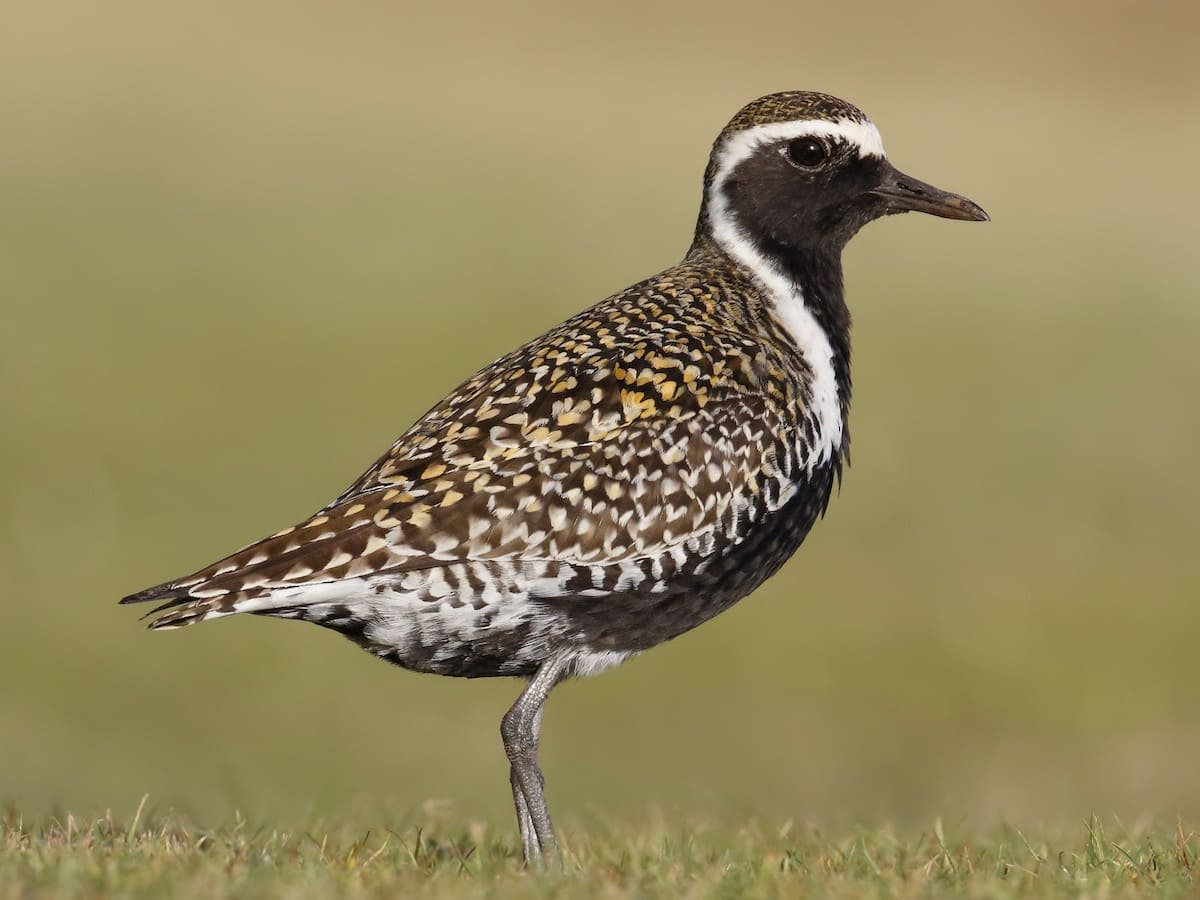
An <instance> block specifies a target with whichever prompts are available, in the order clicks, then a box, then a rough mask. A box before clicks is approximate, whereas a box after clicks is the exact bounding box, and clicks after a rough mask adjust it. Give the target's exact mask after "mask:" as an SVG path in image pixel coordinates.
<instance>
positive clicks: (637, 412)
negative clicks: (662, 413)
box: [621, 388, 658, 421]
mask: <svg viewBox="0 0 1200 900" xmlns="http://www.w3.org/2000/svg"><path fill="white" fill-rule="evenodd" d="M621 406H622V407H623V409H624V412H625V419H626V421H633V420H634V419H648V418H650V417H651V416H653V415H654V414H655V412H657V410H658V406H657V405H656V404H655V402H654V398H653V397H650V396H648V395H647V394H645V393H644V392H642V391H630V390H625V389H624V388H622V389H621Z"/></svg>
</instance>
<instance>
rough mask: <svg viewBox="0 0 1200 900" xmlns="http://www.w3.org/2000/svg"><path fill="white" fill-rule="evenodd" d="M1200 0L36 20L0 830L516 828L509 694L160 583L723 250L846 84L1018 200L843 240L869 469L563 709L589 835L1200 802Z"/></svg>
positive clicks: (4, 407)
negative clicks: (793, 549)
mask: <svg viewBox="0 0 1200 900" xmlns="http://www.w3.org/2000/svg"><path fill="white" fill-rule="evenodd" d="M1198 10H1200V7H1198V6H1197V5H1196V4H1194V3H1177V4H1171V3H1149V4H1133V3H1115V2H1101V3H1087V4H1084V3H1077V4H1072V3H1041V2H1019V3H1007V4H988V5H984V4H962V3H955V2H941V3H922V4H884V3H856V4H853V5H852V6H850V7H846V8H845V9H843V8H842V7H841V6H840V5H838V4H828V3H822V4H804V3H800V4H797V3H789V4H765V3H757V4H756V3H743V4H736V5H731V4H718V3H711V2H705V0H701V2H695V3H689V4H679V5H675V6H666V5H656V4H645V3H623V2H617V3H611V4H605V5H603V6H600V5H596V4H592V5H590V7H588V8H584V7H579V8H575V9H571V8H568V7H567V6H565V5H557V4H545V5H541V6H525V5H517V6H511V5H504V6H499V5H494V4H485V3H467V4H464V5H454V6H453V7H451V6H445V7H443V8H442V10H441V11H439V10H438V9H437V8H435V7H434V6H416V5H412V6H408V5H403V4H384V3H343V4H331V3H329V4H319V3H309V4H305V3H296V2H291V3H286V4H285V3H279V4H274V5H270V4H262V3H254V4H246V3H206V4H164V3H150V2H145V3H124V2H117V3H106V4H90V3H89V4H85V3H36V4H35V3H23V4H8V5H6V9H5V11H4V20H5V25H4V28H3V31H2V33H0V109H2V110H3V133H2V136H0V300H2V303H3V327H2V330H0V415H2V421H3V426H4V439H3V441H0V472H2V473H3V474H2V475H0V478H2V479H3V483H2V491H0V573H2V574H0V586H2V589H3V599H2V603H3V606H2V612H3V616H2V620H0V799H2V800H4V801H11V802H14V803H16V804H17V806H18V808H19V809H21V810H22V811H23V812H25V813H26V814H30V815H33V814H39V813H46V812H50V811H52V810H54V809H61V808H69V809H71V810H73V811H74V812H76V813H77V814H83V813H88V812H95V811H98V810H101V809H103V808H104V807H107V806H112V807H114V808H115V809H118V810H132V809H133V807H134V806H136V804H137V800H138V798H139V797H140V796H141V795H142V794H143V793H149V794H150V796H151V803H152V804H154V805H157V806H168V805H171V806H175V807H177V808H179V809H181V810H185V811H188V812H190V813H192V814H194V815H196V816H198V817H200V818H202V819H204V820H206V821H211V822H216V821H221V820H227V819H229V818H231V817H232V815H233V811H234V810H235V809H236V810H241V811H242V812H243V813H244V814H246V815H249V816H251V817H252V818H255V819H260V820H269V819H278V818H285V819H286V818H288V817H301V816H312V815H322V816H333V817H341V818H345V819H349V820H353V821H359V820H361V821H364V822H371V821H373V820H375V818H376V817H379V816H386V815H396V814H404V813H406V812H408V811H413V810H416V811H418V814H419V811H420V810H422V809H430V808H433V807H431V806H429V805H428V804H427V801H430V800H436V801H444V803H440V804H436V806H437V808H438V809H441V810H449V811H450V813H449V814H451V815H455V816H460V817H472V818H480V819H490V820H493V821H496V822H497V823H500V824H502V825H504V827H508V823H509V818H508V817H509V816H510V815H511V812H510V806H509V804H510V798H509V794H508V786H507V781H506V767H505V764H504V758H503V754H502V751H501V747H500V741H499V737H498V723H499V719H500V715H501V713H502V712H503V711H504V709H505V708H506V707H507V706H508V704H509V703H510V702H511V701H512V700H513V698H514V697H515V695H516V693H517V691H518V689H519V684H518V683H516V682H514V681H509V680H492V681H476V682H468V681H458V680H452V679H439V678H435V677H430V676H417V675H412V674H408V673H404V672H401V671H399V670H396V669H392V668H390V667H387V666H384V665H381V664H380V663H379V662H377V661H375V660H372V659H371V658H370V657H368V656H367V655H366V654H364V653H362V652H360V651H358V650H356V649H355V648H354V647H352V646H351V645H350V644H349V643H347V642H345V641H343V640H341V639H339V638H337V637H336V636H334V635H332V634H330V633H327V632H323V631H320V630H319V629H316V628H312V627H309V626H303V627H302V626H300V625H296V624H289V623H282V622H273V621H267V620H255V619H252V618H239V619H234V620H228V621H222V622H219V623H214V624H210V625H205V626H204V627H202V628H197V629H189V630H187V631H183V632H178V633H170V634H164V635H150V634H147V633H145V632H144V631H143V630H142V629H141V627H140V626H139V625H138V624H137V623H136V621H135V620H136V613H137V610H130V609H120V608H118V607H117V606H116V605H115V601H116V600H117V598H118V597H120V596H122V595H123V594H125V593H128V592H130V591H132V590H135V589H138V588H141V587H144V586H146V585H148V584H151V583H153V582H157V581H160V580H163V579H166V578H169V577H172V576H176V575H180V574H183V573H185V572H188V571H191V570H192V569H194V568H196V567H198V566H199V565H201V564H204V563H207V562H209V561H211V560H213V559H215V558H217V557H219V556H221V555H223V554H225V553H226V552H228V551H230V550H233V549H235V548H236V547H238V546H240V545H242V544H244V543H247V542H249V541H251V540H253V539H256V538H258V537H260V536H262V535H263V534H265V533H268V532H270V531H274V530H275V529H277V528H279V527H282V526H283V525H286V524H289V523H291V522H293V521H296V520H297V519H299V518H301V517H303V516H305V515H307V514H308V513H310V512H311V511H312V510H314V509H315V508H317V507H319V506H320V505H322V504H324V503H325V502H326V501H327V500H329V499H330V498H332V497H333V496H334V495H335V494H337V493H338V492H339V491H340V490H341V489H342V488H343V487H344V486H345V485H346V484H348V483H349V482H350V480H351V479H352V478H353V477H355V476H356V475H357V474H358V473H359V472H360V471H361V470H362V469H363V468H365V467H366V466H367V465H368V464H369V463H370V462H371V461H372V460H373V459H374V458H375V456H376V455H377V454H378V453H380V452H381V451H382V450H383V449H384V448H385V447H386V446H387V444H388V443H389V442H390V441H391V440H392V438H393V437H394V436H395V435H397V434H398V433H399V432H401V431H402V430H403V429H404V428H406V427H407V426H408V424H409V423H410V422H411V421H412V420H413V419H414V418H415V417H416V416H417V415H418V414H420V413H421V412H422V411H423V410H424V409H426V408H427V407H428V406H430V405H431V404H432V403H433V402H434V401H435V400H436V399H438V398H439V397H440V396H442V394H443V393H444V392H445V391H447V390H448V389H449V388H451V387H452V386H453V385H454V384H456V383H457V382H458V381H459V380H460V379H461V378H462V377H464V376H465V375H467V374H468V373H470V372H471V371H473V370H474V369H476V368H477V367H479V366H480V365H482V364H484V363H486V362H488V361H489V360H490V359H492V358H494V357H495V356H497V355H499V354H500V353H502V352H503V351H506V350H508V349H509V348H510V347H512V346H514V345H516V344H517V343H519V342H521V341H522V340H524V339H526V338H528V337H530V336H532V335H533V334H536V333H537V332H539V331H541V330H542V329H544V328H545V327H547V326H549V325H551V324H552V323H554V322H556V321H558V320H560V319H562V318H564V317H566V316H567V315H569V314H570V313H572V312H573V311H575V310H577V309H580V308H582V307H583V306H585V305H587V304H589V303H591V302H592V301H594V300H597V299H599V298H601V297H602V296H604V295H606V294H608V293H610V292H612V291H614V290H617V289H619V288H622V287H624V286H625V285H627V284H629V283H632V282H633V281H634V280H636V279H639V278H641V277H643V276H645V275H647V274H650V273H652V272H654V271H656V270H658V269H660V268H663V267H665V266H667V265H670V264H671V263H673V262H674V261H676V260H677V259H678V258H679V257H680V256H681V255H682V253H683V251H684V250H685V248H686V246H687V244H688V242H689V238H690V234H691V229H692V226H693V222H694V217H695V214H696V208H697V204H698V199H699V182H700V176H701V173H702V171H703V168H704V163H705V158H706V154H707V151H708V147H709V144H710V142H711V140H712V138H713V137H714V135H715V134H716V132H717V131H718V130H719V129H720V128H721V126H722V125H723V124H724V122H725V121H726V120H727V118H728V117H729V116H730V115H732V113H733V112H734V111H735V110H736V109H737V108H738V107H739V106H740V105H741V104H742V103H744V102H746V101H748V100H750V99H752V98H753V97H755V96H758V95H759V94H763V93H767V92H770V91H774V90H780V89H787V88H795V87H805V88H815V89H821V90H825V91H828V92H831V93H834V94H837V95H840V96H843V97H846V98H847V99H850V100H852V101H853V102H855V103H857V104H858V105H860V106H862V107H863V108H864V109H865V110H866V111H867V112H868V114H870V115H871V116H872V117H873V118H874V119H875V121H876V122H877V123H878V124H879V126H880V128H881V130H882V132H883V134H884V137H885V141H886V144H887V146H888V148H889V151H890V154H891V156H892V159H893V160H894V161H895V162H896V163H897V165H899V166H900V167H901V168H902V169H904V170H906V171H909V172H911V173H912V174H913V175H915V176H917V177H920V178H923V179H927V180H930V181H932V182H934V183H936V184H938V185H940V186H943V187H946V188H948V189H950V190H955V191H961V192H963V193H966V194H968V195H969V196H971V197H973V198H974V199H976V200H978V201H979V202H980V203H981V204H982V205H983V206H984V207H985V208H986V209H987V210H988V211H989V212H990V213H991V215H992V217H993V219H994V221H993V222H992V223H991V224H990V225H986V226H972V227H967V226H964V225H959V224H952V223H947V222H944V221H939V220H934V219H931V218H925V217H918V216H908V217H905V218H903V219H892V220H888V221H886V222H884V223H882V224H878V225H874V226H872V227H871V228H869V229H868V230H867V231H866V232H865V233H864V234H862V235H861V236H860V237H859V238H858V239H857V240H856V241H855V242H854V244H853V245H852V246H851V248H850V250H849V251H848V254H847V259H846V265H847V281H848V291H849V296H850V301H851V305H852V308H853V309H854V312H855V315H856V331H855V349H856V368H855V385H856V391H855V408H854V412H853V416H852V429H853V433H854V465H853V467H852V468H851V470H850V471H849V475H848V478H847V481H846V484H845V487H844V489H843V491H842V494H841V496H840V498H838V499H837V500H836V502H835V503H834V504H833V506H832V508H831V512H830V515H829V516H828V518H827V519H826V520H825V521H824V522H822V523H820V524H819V526H818V527H817V529H816V530H815V532H814V533H813V535H812V537H811V538H810V540H809V541H808V542H807V544H806V545H805V547H804V548H803V549H802V550H801V552H800V553H799V554H798V556H797V557H796V558H795V559H794V560H793V561H792V562H791V563H790V564H789V565H788V566H787V568H786V569H785V570H784V572H783V574H781V575H780V576H779V577H777V578H775V579H774V580H773V581H771V582H770V583H769V584H768V585H767V586H766V587H764V588H763V589H762V590H760V591H759V592H758V593H757V594H756V595H755V596H754V597H753V598H752V599H750V600H748V601H746V602H744V603H743V604H741V605H739V606H738V607H737V608H735V609H734V610H733V611H732V612H730V613H728V614H726V615H725V616H722V617H721V618H719V619H717V620H716V621H714V622H712V623H711V624H709V625H707V626H705V627H704V628H702V629H699V630H698V631H696V632H693V633H691V634H689V635H686V636H685V637H683V638H681V639H679V640H677V641H675V642H674V643H672V644H670V645H667V646H664V647H661V648H659V649H657V650H655V651H654V652H652V653H649V654H647V655H645V656H643V657H641V658H639V659H637V660H635V661H633V662H631V663H629V664H627V665H626V666H624V667H622V668H621V669H618V670H616V671H614V672H611V673H608V674H606V675H604V676H603V677H601V678H597V679H592V680H587V681H581V682H573V683H570V684H568V685H566V686H565V687H563V688H562V689H560V690H559V691H558V692H556V694H555V696H554V697H553V699H552V701H551V703H550V707H549V713H548V716H547V720H546V737H545V746H544V751H543V761H544V764H545V768H546V772H547V776H548V779H549V783H550V797H551V801H552V804H553V805H554V808H555V809H556V810H557V811H559V813H560V815H563V816H569V815H571V814H574V815H585V816H586V815H596V816H601V817H631V818H634V819H638V818H644V817H647V816H651V815H657V814H660V813H661V814H664V815H668V816H670V815H675V814H687V815H690V816H714V817H720V818H723V819H725V820H727V821H733V822H736V821H738V820H739V819H740V818H742V817H746V816H750V815H763V816H780V817H786V816H795V817H797V818H799V819H802V820H807V821H814V822H825V821H832V820H839V819H847V818H849V819H862V820H867V821H874V820H878V819H881V818H893V819H897V820H901V821H904V820H909V819H917V818H921V817H927V816H932V815H935V814H940V815H942V816H947V817H951V818H953V817H962V818H966V819H970V820H972V821H993V820H995V819H997V818H1000V817H1007V818H1010V819H1015V820H1019V821H1027V820H1030V819H1039V820H1053V821H1059V820H1068V821H1074V820H1076V819H1077V818H1078V817H1080V816H1083V815H1086V814H1087V813H1089V812H1091V811H1097V812H1100V813H1102V814H1104V813H1117V814H1118V815H1121V816H1127V817H1131V818H1136V817H1140V816H1173V815H1174V814H1176V813H1183V814H1185V815H1187V814H1190V815H1192V816H1194V815H1195V813H1196V810H1197V807H1198V804H1200V769H1198V768H1197V763H1196V760H1197V752H1198V750H1200V705H1198V701H1200V691H1198V685H1200V654H1198V653H1197V647H1198V642H1200V603H1198V602H1197V601H1198V598H1200V570H1198V567H1197V563H1196V559H1197V555H1196V537H1197V522H1198V518H1200V478H1198V477H1197V469H1196V464H1195V460H1196V447H1197V445H1198V443H1200V403H1198V400H1197V398H1198V396H1200V390H1198V389H1200V361H1198V350H1200V306H1198V304H1197V294H1198V288H1200V274H1198V272H1200V270H1198V267H1197V265H1196V248H1197V227H1196V224H1195V223H1196V213H1195V206H1196V204H1197V201H1198V200H1200V187H1198V184H1197V178H1196V177H1195V174H1194V169H1195V166H1196V160H1197V158H1200V101H1198V96H1200V94H1198V90H1197V88H1198V86H1200V84H1198V83H1200V70H1198V69H1197V66H1196V62H1195V39H1196V34H1197V33H1198V30H1200V12H1198Z"/></svg>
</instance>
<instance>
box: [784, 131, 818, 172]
mask: <svg viewBox="0 0 1200 900" xmlns="http://www.w3.org/2000/svg"><path fill="white" fill-rule="evenodd" d="M784 155H785V156H786V157H787V158H788V162H790V163H791V164H792V165H793V166H799V167H800V168H802V169H815V168H816V167H817V166H819V165H821V163H823V162H825V160H826V159H827V158H828V157H829V150H828V148H827V147H826V146H825V145H824V144H823V143H821V142H820V141H819V140H817V139H816V138H796V140H794V141H792V142H791V143H790V144H788V145H787V147H786V148H785V149H784Z"/></svg>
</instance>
